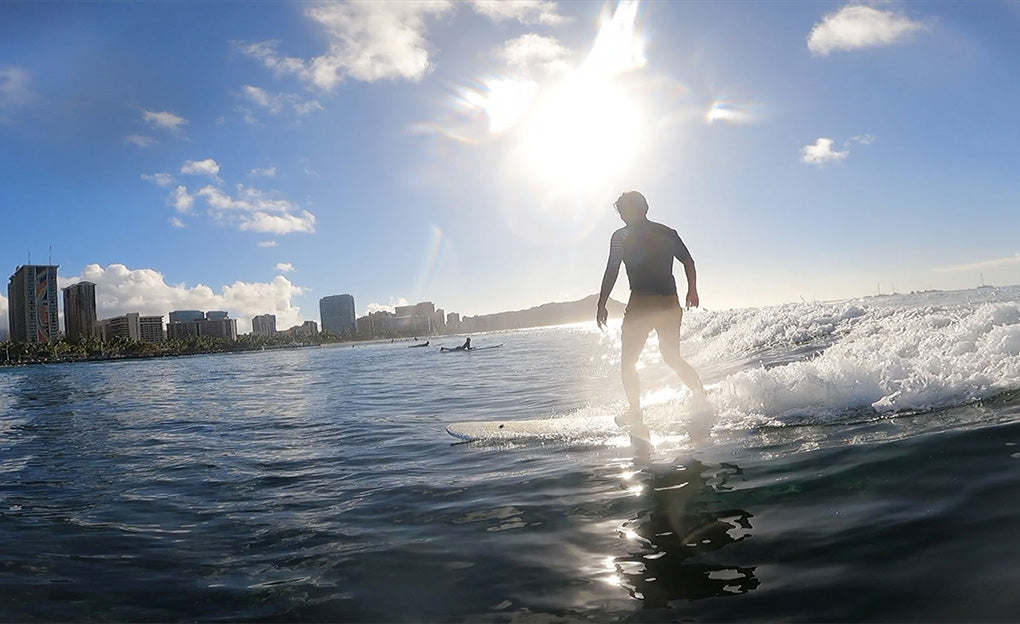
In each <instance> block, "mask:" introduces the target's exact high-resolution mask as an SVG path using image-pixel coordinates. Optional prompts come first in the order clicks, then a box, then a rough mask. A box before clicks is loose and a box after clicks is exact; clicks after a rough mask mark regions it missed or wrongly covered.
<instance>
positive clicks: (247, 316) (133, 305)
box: [62, 264, 305, 333]
mask: <svg viewBox="0 0 1020 624" xmlns="http://www.w3.org/2000/svg"><path fill="white" fill-rule="evenodd" d="M81 280H85V281H89V282H93V283H94V284H95V285H96V307H97V312H98V315H99V317H100V318H111V317H114V316H120V315H122V314H126V313H128V312H138V313H140V314H146V315H164V317H166V315H167V314H169V313H170V312H172V311H174V310H226V311H227V312H228V313H229V314H230V317H231V318H236V319H237V320H238V321H237V326H238V331H239V332H241V333H246V332H248V331H251V317H253V316H256V315H258V314H275V315H276V319H277V324H278V326H280V327H290V326H292V325H298V324H300V323H302V322H303V319H302V318H301V310H300V308H298V307H296V306H294V304H293V298H294V297H295V296H298V295H301V294H303V293H304V292H305V289H304V288H302V287H300V286H296V285H294V284H293V283H291V282H290V281H289V280H287V278H285V277H283V276H282V275H280V276H276V277H275V278H273V280H272V281H271V282H240V281H238V282H234V283H233V284H230V285H226V286H223V287H222V288H221V289H220V291H219V292H218V293H217V292H215V291H214V290H213V289H212V288H210V287H208V286H205V285H202V284H198V285H196V286H191V287H189V286H187V285H185V284H177V285H168V284H167V283H166V280H165V278H164V276H163V274H162V273H160V272H158V271H155V270H153V269H129V268H127V267H126V266H124V265H123V264H111V265H108V266H106V267H102V266H100V265H98V264H90V265H88V266H86V267H85V268H84V269H83V270H82V273H81V275H80V276H76V277H73V278H69V279H67V280H62V281H65V282H67V283H74V282H78V281H81ZM165 320H166V318H164V321H165Z"/></svg>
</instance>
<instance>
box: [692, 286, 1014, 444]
mask: <svg viewBox="0 0 1020 624" xmlns="http://www.w3.org/2000/svg"><path fill="white" fill-rule="evenodd" d="M1018 294H1020V293H1018ZM1000 299H1001V295H1000ZM932 301H935V303H932ZM683 347H684V352H685V353H686V354H687V355H688V356H689V358H690V360H691V362H692V364H694V365H695V367H696V368H698V369H699V370H702V371H703V374H704V375H705V378H706V381H707V382H710V384H711V385H710V388H709V396H710V398H711V400H712V402H713V403H714V404H715V406H716V409H717V413H718V416H719V417H720V421H721V422H729V423H732V424H734V425H740V426H743V425H750V424H758V425H760V424H773V425H784V424H786V425H788V424H795V423H800V422H803V421H804V420H806V419H807V420H810V421H811V422H817V423H820V424H821V423H826V422H839V421H843V420H845V419H846V417H847V416H848V414H858V415H861V414H863V413H871V414H877V415H888V414H900V413H910V412H923V411H931V410H935V409H941V408H946V407H952V406H958V405H966V404H970V403H973V402H976V401H981V400H985V399H989V398H991V397H995V396H997V395H1001V394H1003V393H1006V392H1010V391H1013V390H1016V389H1018V388H1020V296H1014V297H1013V298H1012V299H1011V300H1005V301H1002V300H997V301H977V302H973V301H966V300H964V301H948V302H947V301H937V300H936V298H935V297H915V298H913V299H912V300H899V301H897V300H891V301H889V300H887V301H881V302H874V301H868V300H856V301H850V302H840V303H805V304H796V305H792V304H791V305H784V306H777V307H771V308H758V309H748V310H729V311H722V312H701V313H698V314H691V315H689V318H688V319H686V320H685V327H684V345H683Z"/></svg>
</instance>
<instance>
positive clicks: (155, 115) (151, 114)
mask: <svg viewBox="0 0 1020 624" xmlns="http://www.w3.org/2000/svg"><path fill="white" fill-rule="evenodd" d="M142 113H143V114H142V117H143V118H144V119H145V121H146V122H147V123H148V124H150V125H151V126H152V127H153V128H159V129H160V130H167V131H170V132H179V131H180V130H181V126H184V125H186V124H187V123H188V120H187V119H185V118H183V117H180V116H179V115H175V114H173V113H171V112H169V111H162V112H156V111H148V110H147V111H142Z"/></svg>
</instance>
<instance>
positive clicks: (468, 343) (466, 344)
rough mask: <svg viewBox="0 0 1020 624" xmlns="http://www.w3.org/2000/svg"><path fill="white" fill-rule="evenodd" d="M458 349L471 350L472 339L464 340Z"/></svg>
mask: <svg viewBox="0 0 1020 624" xmlns="http://www.w3.org/2000/svg"><path fill="white" fill-rule="evenodd" d="M457 350H458V351H470V350H471V339H470V338H468V339H467V340H465V341H464V344H462V345H460V346H459V347H457Z"/></svg>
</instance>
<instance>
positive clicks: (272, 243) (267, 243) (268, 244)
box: [258, 240, 277, 247]
mask: <svg viewBox="0 0 1020 624" xmlns="http://www.w3.org/2000/svg"><path fill="white" fill-rule="evenodd" d="M276 245H277V243H276V241H274V240H267V241H259V244H258V246H259V247H276Z"/></svg>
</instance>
